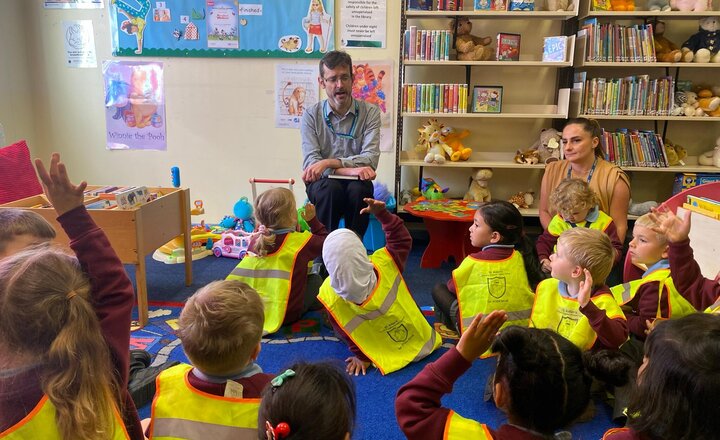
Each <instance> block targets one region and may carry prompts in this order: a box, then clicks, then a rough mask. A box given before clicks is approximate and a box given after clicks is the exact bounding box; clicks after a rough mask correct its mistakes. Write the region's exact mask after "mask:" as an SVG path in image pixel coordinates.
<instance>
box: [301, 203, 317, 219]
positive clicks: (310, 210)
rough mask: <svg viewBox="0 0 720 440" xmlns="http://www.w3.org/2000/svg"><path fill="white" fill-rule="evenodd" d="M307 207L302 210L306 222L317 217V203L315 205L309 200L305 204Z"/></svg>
mask: <svg viewBox="0 0 720 440" xmlns="http://www.w3.org/2000/svg"><path fill="white" fill-rule="evenodd" d="M304 208H305V209H303V210H302V211H301V212H302V218H303V220H305V221H306V222H309V221H310V220H312V219H314V218H315V205H313V204H312V203H310V202H307V203H306V204H305V207H304Z"/></svg>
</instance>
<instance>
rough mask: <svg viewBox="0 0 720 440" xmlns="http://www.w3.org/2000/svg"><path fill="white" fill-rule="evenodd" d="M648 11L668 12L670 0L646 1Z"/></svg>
mask: <svg viewBox="0 0 720 440" xmlns="http://www.w3.org/2000/svg"><path fill="white" fill-rule="evenodd" d="M647 9H648V11H669V10H670V0H648V2H647Z"/></svg>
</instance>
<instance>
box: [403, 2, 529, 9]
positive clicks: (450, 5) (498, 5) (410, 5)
mask: <svg viewBox="0 0 720 440" xmlns="http://www.w3.org/2000/svg"><path fill="white" fill-rule="evenodd" d="M464 3H465V2H464V1H463V0H436V1H435V4H433V0H405V9H406V10H408V11H432V10H437V11H463V10H464V9H465V4H464ZM433 7H434V8H435V9H433ZM473 8H474V9H475V10H476V11H534V10H535V0H474V1H473Z"/></svg>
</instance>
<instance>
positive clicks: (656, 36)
mask: <svg viewBox="0 0 720 440" xmlns="http://www.w3.org/2000/svg"><path fill="white" fill-rule="evenodd" d="M658 10H659V9H658ZM664 33H665V22H664V21H658V22H655V23H653V41H654V43H655V56H656V58H657V60H658V61H659V62H662V63H677V62H678V61H686V62H689V61H692V54H691V53H689V51H688V52H686V54H683V52H682V51H681V50H680V48H679V47H678V45H677V44H675V43H673V42H672V41H670V40H669V39H668V38H666V37H665V36H664V35H663V34H664ZM683 55H684V56H685V58H683Z"/></svg>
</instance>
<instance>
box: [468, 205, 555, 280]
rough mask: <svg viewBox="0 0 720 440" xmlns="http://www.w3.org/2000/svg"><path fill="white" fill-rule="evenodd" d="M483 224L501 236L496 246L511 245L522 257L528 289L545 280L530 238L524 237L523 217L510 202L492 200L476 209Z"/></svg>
mask: <svg viewBox="0 0 720 440" xmlns="http://www.w3.org/2000/svg"><path fill="white" fill-rule="evenodd" d="M478 211H480V215H481V216H482V218H483V220H485V223H486V224H487V225H488V226H489V227H490V229H492V230H493V231H495V232H497V233H499V234H500V235H501V236H502V240H500V242H499V243H498V244H511V245H513V246H515V249H516V250H517V251H518V252H520V253H521V254H522V256H523V262H524V263H525V272H526V273H527V277H528V283H530V288H532V289H533V290H535V286H537V284H538V283H539V282H540V281H542V280H543V279H545V275H544V274H543V272H542V270H541V268H540V261H539V260H538V256H537V251H536V250H535V246H534V245H533V242H532V240H530V237H528V236H526V235H525V229H524V224H523V217H522V214H520V211H518V209H517V208H516V207H515V205H513V204H512V203H510V202H506V201H504V200H493V201H490V202H487V203H485V204H483V205H481V206H480V207H479V208H478Z"/></svg>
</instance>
